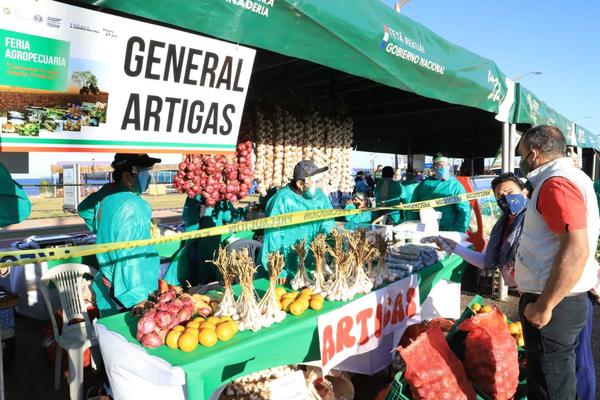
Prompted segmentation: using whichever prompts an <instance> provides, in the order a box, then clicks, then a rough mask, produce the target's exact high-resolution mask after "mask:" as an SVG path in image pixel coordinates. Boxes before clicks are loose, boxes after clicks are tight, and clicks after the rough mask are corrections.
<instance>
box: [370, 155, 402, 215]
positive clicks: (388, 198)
mask: <svg viewBox="0 0 600 400" xmlns="http://www.w3.org/2000/svg"><path fill="white" fill-rule="evenodd" d="M401 203H405V200H404V196H403V193H402V184H401V183H400V182H398V181H395V180H394V169H393V168H392V167H389V166H388V167H383V169H382V170H381V179H380V180H379V181H378V182H377V186H376V187H375V204H376V205H377V207H393V206H397V205H399V204H401ZM384 214H387V215H388V218H389V220H390V221H391V222H392V224H393V225H398V224H399V223H400V222H402V217H401V214H400V211H385V212H384Z"/></svg>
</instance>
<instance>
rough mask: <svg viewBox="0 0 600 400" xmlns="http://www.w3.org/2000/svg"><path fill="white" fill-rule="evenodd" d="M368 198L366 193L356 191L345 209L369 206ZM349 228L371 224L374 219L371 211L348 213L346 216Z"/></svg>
mask: <svg viewBox="0 0 600 400" xmlns="http://www.w3.org/2000/svg"><path fill="white" fill-rule="evenodd" d="M367 203H368V199H367V197H366V196H365V195H364V193H354V195H353V196H352V198H351V199H350V201H349V202H347V203H346V205H345V206H344V210H356V209H359V210H361V209H365V208H368V204H367ZM344 219H345V220H346V222H347V224H346V227H347V228H348V229H355V228H358V227H359V226H360V225H361V224H370V223H371V220H372V214H371V211H363V212H361V213H360V214H353V215H347V216H345V217H344Z"/></svg>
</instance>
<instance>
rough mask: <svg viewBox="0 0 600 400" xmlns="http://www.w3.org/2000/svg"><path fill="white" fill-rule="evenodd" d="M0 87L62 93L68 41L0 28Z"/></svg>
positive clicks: (65, 84) (67, 61) (65, 78)
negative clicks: (0, 44) (0, 45)
mask: <svg viewBox="0 0 600 400" xmlns="http://www.w3.org/2000/svg"><path fill="white" fill-rule="evenodd" d="M0 43H2V45H3V47H2V51H0V85H5V86H13V87H20V88H29V89H41V90H53V91H64V90H66V88H67V82H68V72H69V42H65V41H63V40H55V39H50V38H46V37H42V36H34V35H28V34H25V33H19V32H13V31H7V30H4V29H0Z"/></svg>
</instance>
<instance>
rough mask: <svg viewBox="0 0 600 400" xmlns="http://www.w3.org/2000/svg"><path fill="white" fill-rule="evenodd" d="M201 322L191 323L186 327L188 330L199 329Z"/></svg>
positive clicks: (194, 321)
mask: <svg viewBox="0 0 600 400" xmlns="http://www.w3.org/2000/svg"><path fill="white" fill-rule="evenodd" d="M200 324H201V322H200V321H196V320H193V321H190V322H188V323H187V325H186V326H185V327H186V328H194V329H198V327H199V326H200Z"/></svg>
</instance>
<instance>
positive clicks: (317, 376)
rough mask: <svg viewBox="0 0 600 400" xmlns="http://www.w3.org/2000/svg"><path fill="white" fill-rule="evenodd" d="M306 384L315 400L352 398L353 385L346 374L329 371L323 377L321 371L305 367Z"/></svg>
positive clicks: (347, 399)
mask: <svg viewBox="0 0 600 400" xmlns="http://www.w3.org/2000/svg"><path fill="white" fill-rule="evenodd" d="M304 376H305V377H306V384H307V386H308V388H309V390H310V393H311V395H312V397H313V399H315V400H350V399H353V398H354V385H353V384H352V379H351V378H350V375H349V374H348V373H347V372H344V371H338V370H335V369H333V370H331V371H329V375H327V376H323V374H322V370H321V369H320V368H316V367H309V366H307V367H306V372H305V373H304Z"/></svg>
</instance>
